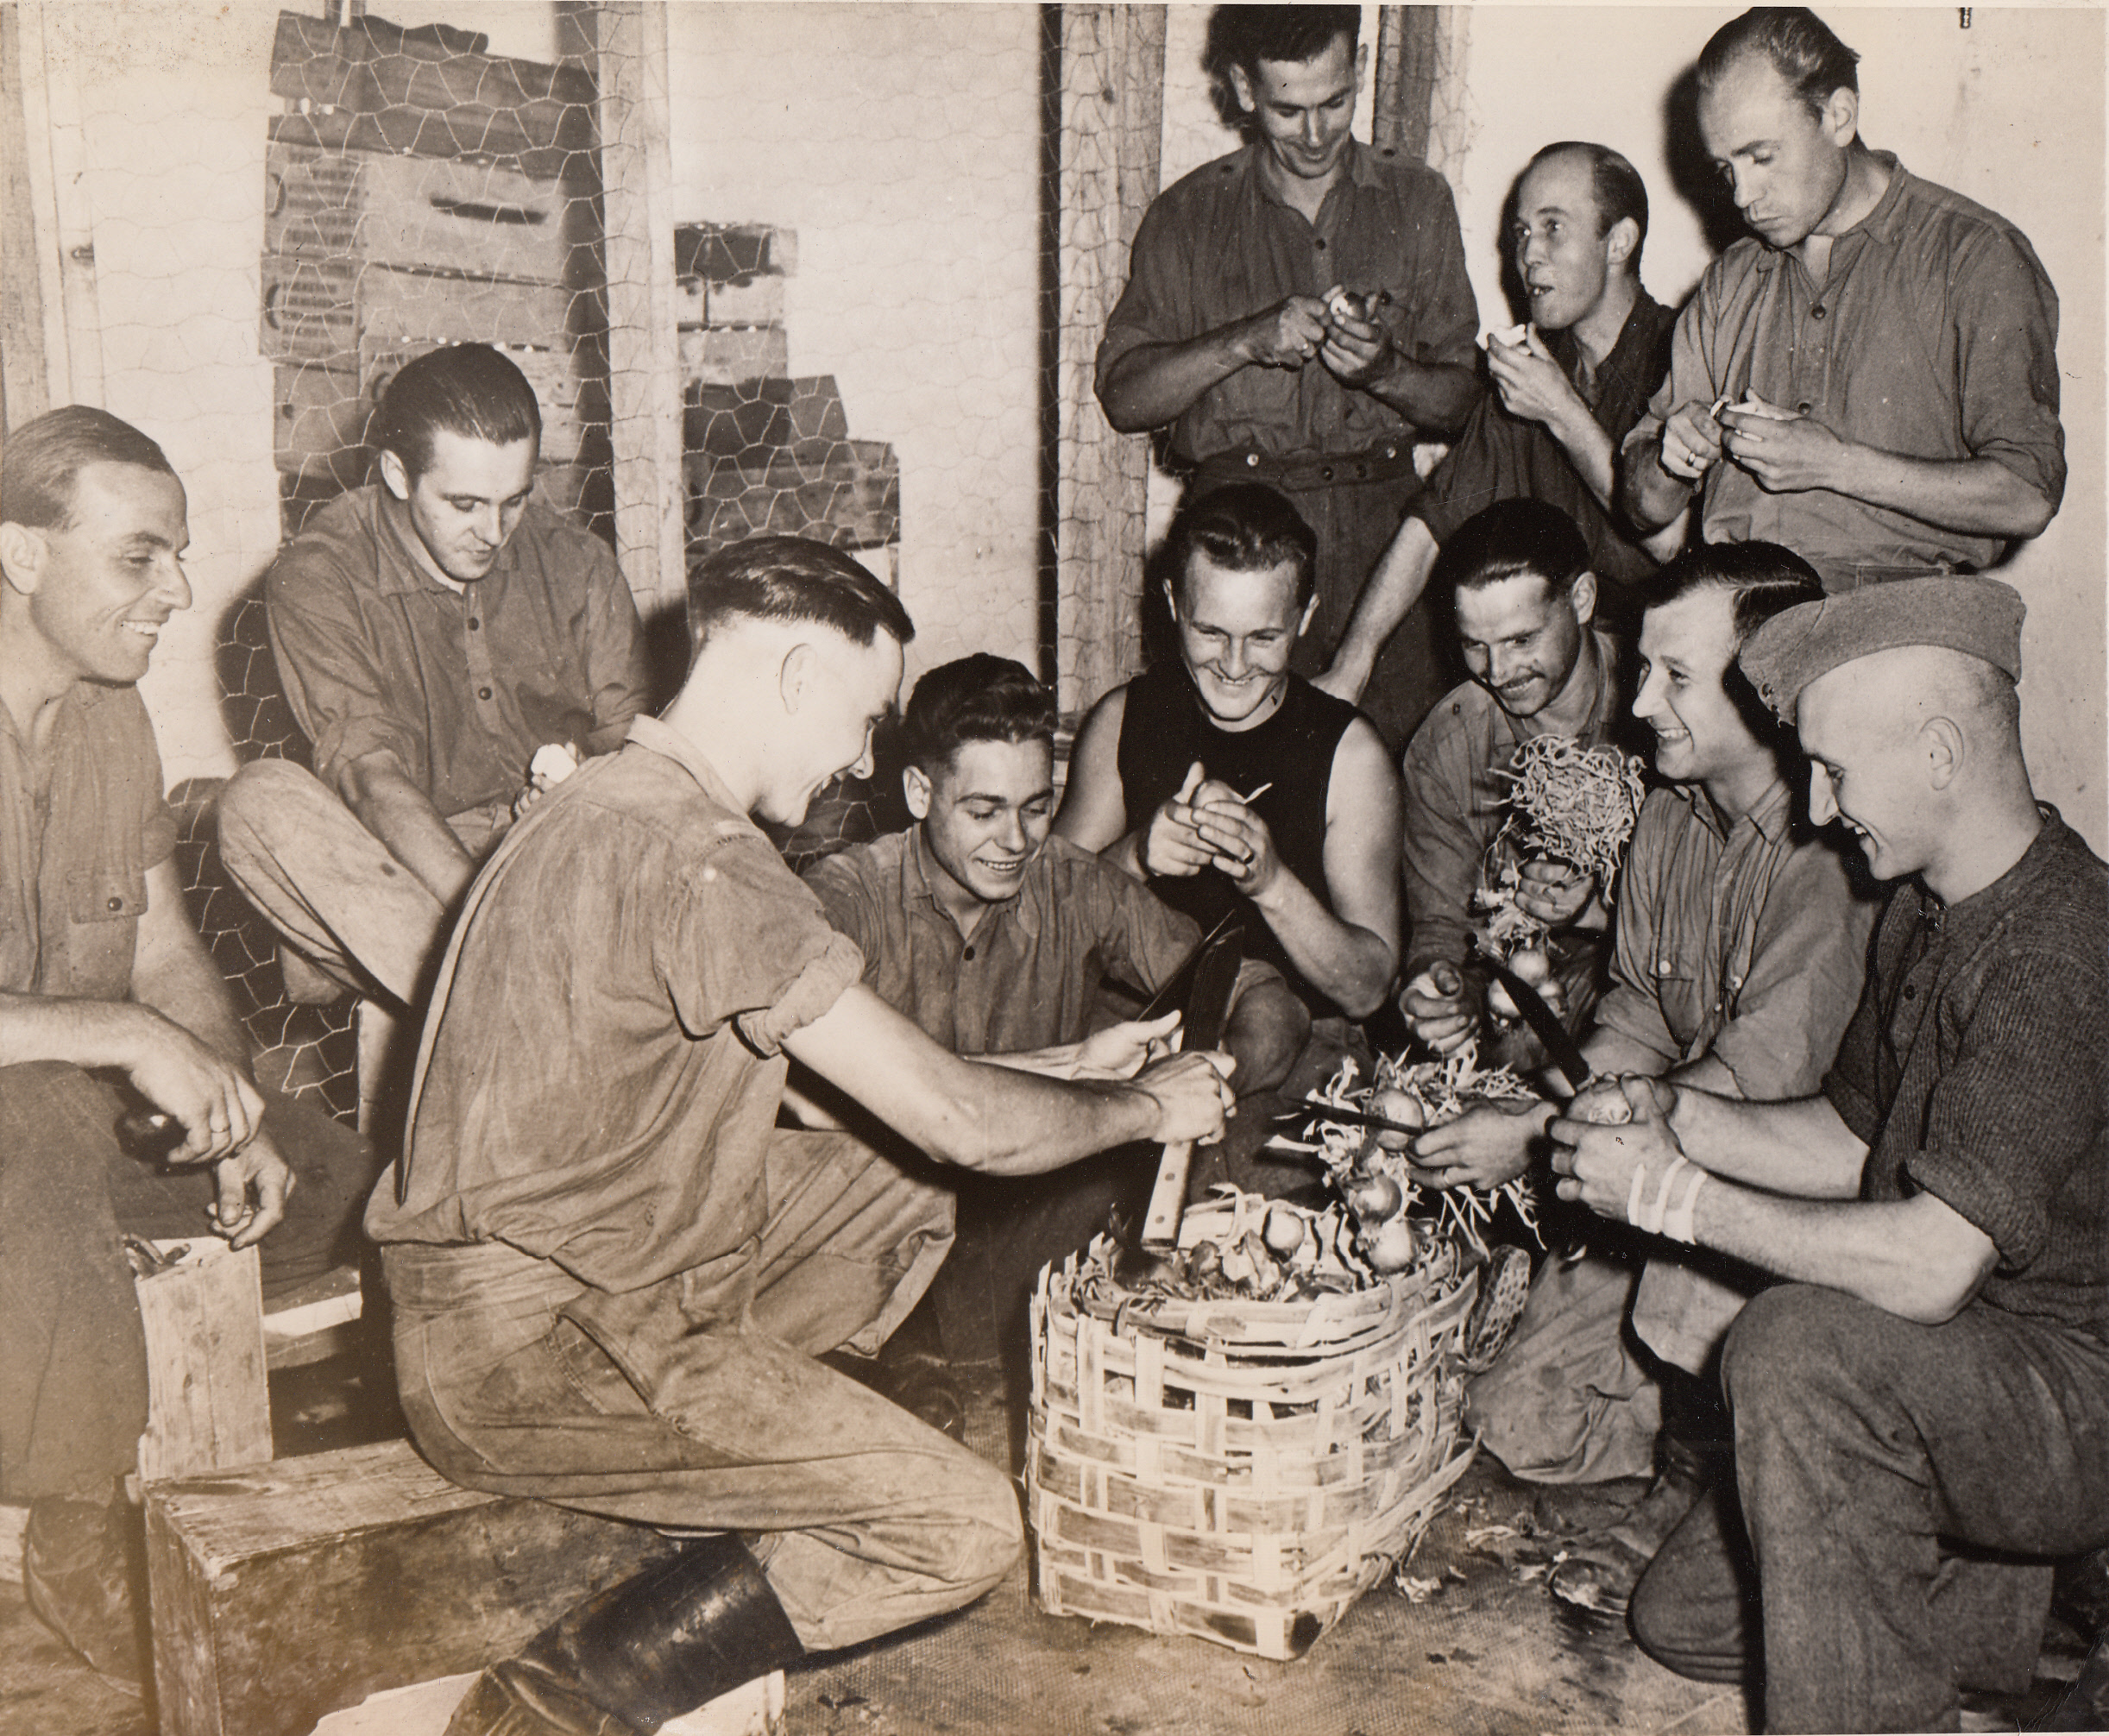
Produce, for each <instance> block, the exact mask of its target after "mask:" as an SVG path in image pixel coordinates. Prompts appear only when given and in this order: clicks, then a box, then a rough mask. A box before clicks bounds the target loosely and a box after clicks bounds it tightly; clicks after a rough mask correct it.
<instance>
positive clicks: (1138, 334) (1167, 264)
mask: <svg viewBox="0 0 2109 1736" xmlns="http://www.w3.org/2000/svg"><path fill="white" fill-rule="evenodd" d="M1176 227H1177V225H1176V218H1175V216H1174V211H1173V209H1172V206H1171V204H1170V203H1169V202H1168V200H1166V199H1162V198H1160V199H1159V200H1157V201H1156V202H1155V204H1152V205H1151V206H1150V208H1149V210H1148V211H1145V212H1144V213H1143V221H1142V223H1141V224H1140V225H1139V226H1138V227H1137V228H1136V232H1135V243H1134V245H1133V246H1132V247H1131V248H1130V249H1129V254H1128V281H1127V285H1126V286H1125V287H1124V288H1123V289H1122V291H1121V292H1120V299H1119V300H1118V301H1117V302H1116V303H1114V305H1113V311H1112V312H1111V314H1110V315H1109V316H1108V317H1107V318H1106V322H1105V337H1102V338H1100V339H1099V354H1098V357H1097V360H1096V362H1095V363H1094V365H1093V371H1092V390H1093V391H1095V392H1096V393H1098V394H1099V396H1100V397H1102V398H1103V397H1104V396H1105V379H1106V375H1107V374H1110V373H1111V372H1112V370H1113V367H1114V365H1115V364H1116V363H1117V362H1119V360H1120V359H1121V357H1123V356H1124V355H1127V354H1128V353H1129V351H1130V350H1132V349H1141V348H1142V347H1143V345H1144V344H1146V343H1181V342H1184V341H1185V340H1186V339H1187V338H1189V337H1199V336H1200V334H1199V332H1196V331H1190V330H1187V326H1188V325H1189V324H1192V321H1193V308H1192V305H1191V298H1190V297H1188V296H1187V295H1186V294H1184V293H1183V289H1184V282H1183V280H1184V275H1185V271H1186V265H1185V261H1184V258H1183V249H1182V248H1180V245H1179V239H1178V236H1177V234H1176Z"/></svg>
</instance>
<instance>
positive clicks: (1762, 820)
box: [1676, 777, 1793, 844]
mask: <svg viewBox="0 0 2109 1736" xmlns="http://www.w3.org/2000/svg"><path fill="white" fill-rule="evenodd" d="M1676 788H1677V790H1678V794H1679V795H1681V796H1683V797H1684V799H1685V801H1687V802H1690V804H1691V811H1692V813H1693V814H1694V815H1696V816H1697V819H1698V821H1699V823H1700V824H1701V825H1702V826H1703V827H1706V829H1707V830H1708V831H1709V832H1711V833H1713V834H1714V836H1715V837H1716V838H1718V839H1720V840H1722V842H1723V843H1726V842H1727V841H1728V837H1729V835H1730V834H1731V833H1733V832H1734V830H1735V827H1736V825H1737V824H1740V823H1741V822H1740V821H1737V822H1731V821H1729V819H1728V815H1725V814H1723V813H1722V811H1721V804H1720V803H1718V802H1716V801H1715V800H1714V796H1713V792H1712V791H1711V790H1709V789H1708V788H1707V787H1706V786H1705V785H1704V784H1703V783H1680V784H1678V785H1677V786H1676ZM1791 795H1792V792H1791V791H1790V790H1789V789H1788V788H1787V781H1786V779H1785V778H1784V777H1775V778H1773V779H1772V783H1770V784H1769V785H1768V786H1766V791H1765V794H1764V795H1762V796H1760V797H1759V798H1758V799H1757V800H1756V801H1755V802H1753V803H1751V805H1750V808H1749V809H1748V811H1747V812H1746V813H1745V814H1744V815H1743V816H1742V819H1743V820H1746V821H1749V822H1750V825H1751V827H1753V829H1754V830H1755V831H1756V832H1757V833H1758V834H1759V835H1760V837H1762V838H1763V839H1764V840H1765V841H1766V843H1768V844H1777V843H1778V842H1779V840H1781V839H1782V838H1784V837H1785V836H1786V835H1787V829H1788V827H1789V825H1790V823H1791V821H1792V818H1793V804H1792V801H1791Z"/></svg>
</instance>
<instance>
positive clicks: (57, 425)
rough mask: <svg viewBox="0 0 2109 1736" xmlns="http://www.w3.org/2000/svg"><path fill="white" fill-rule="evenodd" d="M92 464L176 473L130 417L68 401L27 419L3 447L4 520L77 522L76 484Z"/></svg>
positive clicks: (0, 501) (0, 513)
mask: <svg viewBox="0 0 2109 1736" xmlns="http://www.w3.org/2000/svg"><path fill="white" fill-rule="evenodd" d="M91 464H131V465H135V466H136V467H137V468H138V469H142V470H158V471H160V472H161V475H164V476H173V475H175V474H176V469H175V466H174V465H173V464H171V463H170V462H168V457H167V454H166V453H164V452H163V451H162V450H161V448H160V447H159V446H157V445H155V444H154V442H153V441H151V440H149V439H148V437H146V436H145V435H144V434H142V433H141V432H140V431H139V430H138V429H136V428H135V427H133V426H132V425H131V424H130V423H129V422H121V421H119V420H118V419H117V418H116V417H115V416H112V415H111V414H110V412H108V411H107V410H94V409H91V408H90V407H89V406H87V405H85V404H69V405H67V406H66V407H65V408H64V409H62V410H47V411H46V412H44V414H42V415H41V416H39V417H37V418H35V419H34V420H33V421H28V422H25V423H23V424H22V426H21V427H19V428H17V429H16V430H14V431H13V432H11V433H10V434H9V436H8V437H7V441H6V443H5V445H4V446H3V447H0V523H6V524H9V525H22V526H24V527H26V528H27V529H29V530H33V531H63V530H65V529H66V528H67V526H69V525H71V524H72V522H73V495H74V484H75V482H76V481H78V480H79V475H80V473H81V472H82V471H83V470H85V469H86V468H87V467H88V466H89V465H91Z"/></svg>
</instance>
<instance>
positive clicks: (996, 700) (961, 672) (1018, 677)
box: [901, 651, 1055, 772]
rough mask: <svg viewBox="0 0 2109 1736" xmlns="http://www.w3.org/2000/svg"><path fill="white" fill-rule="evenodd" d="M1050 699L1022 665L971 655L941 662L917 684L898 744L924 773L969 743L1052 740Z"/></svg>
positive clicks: (982, 653) (1052, 702)
mask: <svg viewBox="0 0 2109 1736" xmlns="http://www.w3.org/2000/svg"><path fill="white" fill-rule="evenodd" d="M1054 740H1055V695H1053V694H1052V693H1051V692H1049V691H1048V689H1047V688H1045V687H1044V686H1042V684H1041V683H1040V682H1037V681H1036V680H1035V679H1034V678H1033V676H1032V672H1031V671H1030V670H1028V669H1027V668H1026V667H1025V665H1024V664H1021V663H1014V662H1013V661H1012V660H1011V659H1010V658H1009V657H991V656H990V655H989V654H988V653H987V652H986V651H976V652H975V653H974V654H973V656H972V657H960V658H959V659H958V660H957V661H956V662H953V663H947V664H939V665H938V666H937V667H936V668H935V669H934V670H930V671H929V674H927V675H925V676H923V677H922V680H920V681H918V682H916V690H915V691H914V692H913V693H911V694H910V695H909V696H908V709H907V710H906V711H905V712H903V714H902V716H901V745H902V750H903V753H904V754H905V755H906V758H907V760H908V763H909V764H910V765H916V766H921V767H922V770H923V771H926V772H929V771H935V770H936V769H937V768H938V767H939V766H941V765H945V764H949V763H950V761H951V758H952V756H953V755H954V754H955V753H957V752H959V751H960V748H961V747H962V746H964V745H966V743H968V742H970V741H1006V742H1021V741H1044V742H1047V743H1048V745H1050V746H1051V745H1053V743H1054Z"/></svg>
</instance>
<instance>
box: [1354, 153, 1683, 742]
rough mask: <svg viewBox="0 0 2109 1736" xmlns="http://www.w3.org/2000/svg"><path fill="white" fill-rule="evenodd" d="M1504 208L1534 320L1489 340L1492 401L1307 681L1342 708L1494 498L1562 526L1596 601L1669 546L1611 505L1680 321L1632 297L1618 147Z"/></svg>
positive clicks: (1546, 158)
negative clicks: (1532, 507)
mask: <svg viewBox="0 0 2109 1736" xmlns="http://www.w3.org/2000/svg"><path fill="white" fill-rule="evenodd" d="M1515 212H1516V215H1515V224H1514V229H1513V230H1512V231H1511V234H1510V244H1511V246H1512V248H1513V249H1514V259H1515V267H1516V274H1517V275H1518V276H1519V277H1520V278H1521V279H1522V280H1523V286H1524V288H1525V290H1526V291H1527V292H1528V293H1529V296H1530V305H1531V318H1530V323H1529V324H1527V326H1526V327H1525V328H1524V338H1523V341H1522V342H1521V343H1506V342H1504V341H1503V340H1502V339H1501V338H1499V337H1492V338H1489V340H1488V342H1487V372H1488V374H1489V376H1490V377H1491V378H1492V380H1493V381H1494V387H1495V396H1493V397H1489V398H1483V399H1481V400H1480V401H1479V403H1478V404H1477V406H1475V407H1474V409H1473V411H1472V414H1471V419H1470V421H1468V422H1467V423H1466V424H1465V425H1464V433H1463V434H1461V435H1459V436H1458V437H1457V444H1456V445H1454V446H1452V447H1451V449H1450V453H1449V456H1447V457H1445V459H1444V460H1443V462H1441V463H1440V464H1439V465H1437V466H1436V468H1435V472H1434V474H1433V475H1431V476H1430V477H1429V478H1428V486H1427V487H1426V489H1425V490H1424V491H1423V492H1422V494H1420V498H1419V499H1418V500H1414V501H1413V504H1412V505H1411V506H1408V507H1407V513H1406V519H1405V522H1404V523H1402V524H1401V525H1400V526H1399V534H1398V535H1397V536H1395V537H1394V538H1392V541H1391V546H1390V547H1389V548H1388V549H1387V550H1385V551H1384V557H1383V559H1382V560H1381V561H1380V562H1379V563H1377V567H1376V571H1375V572H1374V573H1372V574H1371V575H1370V577H1369V584H1368V585H1367V586H1366V587H1364V588H1363V594H1362V597H1361V600H1360V601H1358V602H1357V604H1356V605H1355V613H1354V616H1353V618H1352V619H1351V620H1350V621H1349V622H1348V625H1347V631H1346V632H1344V633H1343V634H1342V635H1341V638H1340V644H1339V646H1338V649H1337V650H1336V651H1334V653H1333V661H1332V668H1331V669H1329V670H1327V671H1326V672H1325V675H1324V676H1322V677H1321V678H1320V679H1319V686H1321V687H1323V688H1324V689H1325V690H1326V691H1327V692H1328V693H1336V694H1338V695H1340V697H1341V698H1343V699H1346V700H1357V699H1359V698H1360V697H1361V695H1362V691H1363V687H1364V686H1365V685H1366V684H1367V682H1369V676H1370V673H1371V671H1372V670H1374V669H1375V668H1376V658H1377V655H1378V653H1379V652H1380V651H1382V648H1383V646H1384V645H1385V644H1386V643H1387V642H1388V640H1389V638H1391V635H1392V633H1393V632H1394V631H1395V630H1396V629H1397V627H1398V625H1399V623H1400V622H1401V620H1404V619H1405V618H1406V614H1407V610H1409V609H1411V608H1413V607H1415V606H1416V605H1417V604H1418V603H1419V602H1420V596H1421V593H1422V592H1423V591H1424V590H1425V589H1426V587H1427V583H1428V575H1429V574H1430V573H1431V572H1432V571H1433V570H1434V568H1435V557H1436V556H1437V554H1438V553H1439V551H1440V550H1441V548H1442V545H1443V544H1444V543H1445V541H1447V540H1448V539H1449V538H1450V537H1451V535H1452V534H1453V533H1454V532H1455V531H1457V528H1458V526H1459V525H1463V524H1464V521H1465V520H1466V519H1469V518H1470V517H1471V516H1472V515H1473V514H1474V513H1477V512H1479V511H1481V510H1482V509H1483V508H1484V507H1487V506H1491V505H1493V504H1494V502H1495V501H1496V500H1514V499H1518V498H1528V499H1530V500H1543V501H1545V502H1546V504H1547V505H1549V506H1557V507H1558V508H1559V509H1560V511H1562V512H1563V513H1566V515H1567V516H1568V517H1569V518H1570V519H1573V520H1574V522H1575V525H1576V526H1577V528H1578V529H1579V530H1580V531H1581V532H1582V536H1583V541H1584V542H1586V543H1587V544H1589V551H1590V570H1591V571H1592V572H1594V573H1595V574H1596V578H1597V582H1598V584H1599V586H1600V587H1602V588H1605V590H1606V592H1607V593H1608V594H1606V595H1604V596H1602V597H1600V599H1599V601H1600V603H1602V604H1608V603H1610V602H1612V601H1621V600H1622V595H1623V593H1624V591H1625V590H1626V588H1627V587H1629V586H1632V585H1634V584H1636V583H1637V582H1639V581H1640V580H1641V579H1643V578H1645V577H1646V576H1647V575H1648V574H1649V573H1652V572H1653V570H1654V569H1655V560H1656V557H1657V555H1659V554H1661V553H1665V552H1667V549H1668V546H1669V539H1667V538H1655V539H1651V540H1650V542H1649V543H1648V544H1646V545H1645V546H1644V545H1643V544H1641V542H1640V540H1639V539H1638V538H1635V537H1634V535H1633V533H1632V531H1631V529H1630V527H1629V526H1627V525H1626V524H1625V522H1624V521H1623V519H1619V518H1617V517H1615V510H1616V509H1615V506H1613V497H1614V494H1615V466H1616V463H1617V458H1618V448H1619V443H1620V442H1621V440H1623V439H1624V438H1625V437H1626V435H1627V432H1628V431H1630V430H1631V429H1632V427H1633V425H1634V423H1635V422H1637V421H1639V420H1640V414H1641V412H1642V411H1644V410H1645V409H1646V407H1647V399H1648V394H1649V393H1652V392H1653V391H1654V389H1655V388H1656V387H1657V386H1659V384H1660V383H1661V381H1662V378H1663V375H1664V374H1665V373H1666V372H1667V371H1668V369H1669V366H1670V334H1671V330H1672V329H1673V328H1674V327H1675V325H1676V324H1677V316H1676V315H1675V314H1673V313H1671V311H1670V310H1669V309H1668V308H1666V307H1665V306H1663V305H1662V304H1661V303H1660V302H1659V301H1657V300H1656V299H1655V298H1654V297H1653V296H1652V295H1650V294H1649V293H1648V292H1646V290H1645V289H1643V288H1642V287H1641V286H1640V247H1641V243H1642V242H1644V241H1646V238H1647V188H1646V186H1644V185H1643V184H1642V182H1641V179H1640V174H1639V173H1638V172H1637V171H1636V170H1635V169H1634V166H1633V165H1632V164H1631V163H1629V162H1627V160H1626V159H1625V158H1623V157H1622V156H1621V155H1620V154H1618V153H1617V152H1616V151H1614V150H1611V149H1609V148H1606V147H1605V146H1602V145H1592V144H1583V143H1578V142H1573V141H1569V142H1565V143H1562V144H1557V145H1547V146H1546V148H1544V149H1543V150H1541V151H1540V152H1539V153H1538V154H1537V155H1536V156H1534V157H1533V158H1532V159H1531V160H1530V164H1529V167H1527V168H1526V169H1525V170H1524V171H1523V176H1522V179H1520V180H1519V181H1518V182H1517V183H1516V194H1515Z"/></svg>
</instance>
